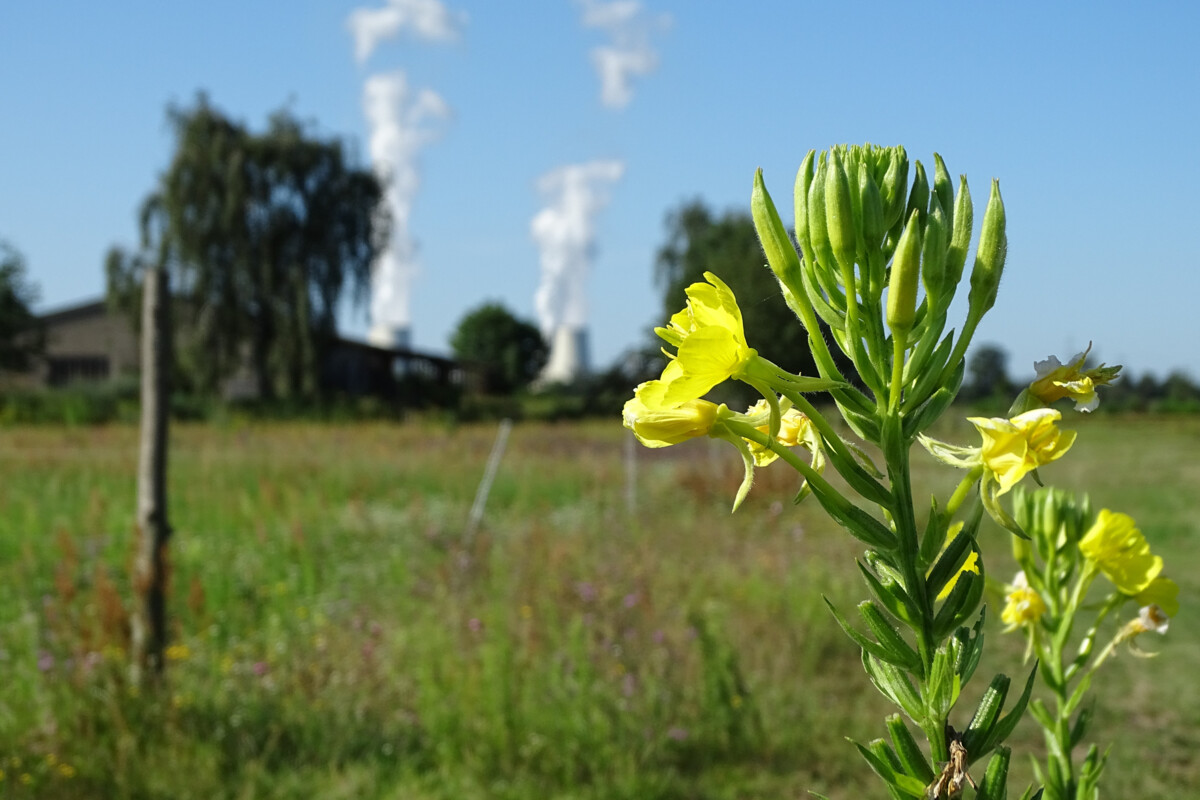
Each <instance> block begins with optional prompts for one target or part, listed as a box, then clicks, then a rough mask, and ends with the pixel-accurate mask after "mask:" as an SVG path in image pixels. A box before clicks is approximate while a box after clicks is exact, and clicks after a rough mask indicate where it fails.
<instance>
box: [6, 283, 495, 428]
mask: <svg viewBox="0 0 1200 800" xmlns="http://www.w3.org/2000/svg"><path fill="white" fill-rule="evenodd" d="M40 320H41V322H42V325H43V327H44V331H45V336H46V340H45V350H44V353H43V356H42V358H41V359H39V363H38V364H37V366H36V367H35V368H34V370H33V371H32V372H30V373H28V374H25V375H13V376H10V380H9V381H7V382H8V383H9V385H19V386H26V387H63V386H67V385H70V384H74V383H79V382H93V381H108V380H113V379H116V378H119V377H121V376H124V375H136V374H137V373H138V369H139V362H140V347H139V342H138V336H137V333H136V332H135V330H134V327H133V324H132V322H131V321H130V319H129V318H128V317H127V316H126V315H125V314H121V313H117V312H114V311H111V310H110V309H109V308H108V306H107V304H106V303H105V302H104V301H103V300H94V301H90V302H86V303H79V304H76V305H72V306H69V307H66V308H60V309H56V310H54V311H50V312H48V313H46V314H43V315H42V316H41V317H40ZM320 375H321V383H322V387H323V389H324V390H326V391H328V392H331V393H335V394H345V395H350V396H367V395H369V396H375V397H379V398H382V399H384V400H389V401H396V402H399V403H402V404H404V405H427V404H428V405H442V404H444V403H446V402H447V401H448V399H449V398H451V397H453V396H456V395H457V394H458V393H461V392H462V391H475V390H476V389H477V388H478V387H479V385H480V384H481V382H482V371H481V370H480V369H479V368H478V367H476V366H474V365H464V364H460V363H458V362H457V361H454V360H453V359H449V358H444V357H442V356H436V355H432V354H429V353H421V352H417V351H415V350H412V349H410V348H386V347H378V346H376V345H373V344H368V343H366V342H358V341H354V340H352V339H345V338H340V337H339V338H338V339H336V340H335V341H334V343H333V346H332V347H331V348H330V349H329V352H328V354H327V355H326V357H325V360H324V363H323V364H322V365H321V371H320ZM222 394H223V395H224V396H225V397H227V398H229V399H247V398H253V397H254V396H255V386H254V381H253V380H252V379H251V376H250V374H249V370H248V369H242V370H238V372H237V373H236V374H234V375H232V376H230V377H229V378H228V379H227V380H226V381H225V384H224V386H223V389H222Z"/></svg>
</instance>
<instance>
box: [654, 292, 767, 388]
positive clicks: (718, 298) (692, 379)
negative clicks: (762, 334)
mask: <svg viewBox="0 0 1200 800" xmlns="http://www.w3.org/2000/svg"><path fill="white" fill-rule="evenodd" d="M704 278H705V280H707V281H708V283H693V284H692V285H691V286H689V287H688V288H687V289H686V290H685V292H686V294H687V296H688V301H687V306H686V307H685V308H684V309H683V310H682V311H680V312H678V313H677V314H674V315H673V316H672V317H671V321H670V323H669V324H668V326H667V327H665V328H656V329H655V333H657V334H658V335H659V336H661V337H662V338H663V339H665V340H666V341H667V342H669V343H670V344H673V345H675V347H676V348H677V352H676V353H675V356H674V358H673V359H672V361H671V363H670V364H668V365H667V367H666V369H664V370H663V374H662V380H663V382H664V383H665V384H667V390H666V394H665V396H664V398H663V399H664V402H665V403H667V404H677V403H682V402H684V401H686V400H694V399H696V398H698V397H702V396H703V395H704V394H705V393H706V392H708V390H709V389H711V388H713V387H714V386H716V385H717V384H719V383H721V382H723V381H726V380H728V379H729V378H731V377H734V376H736V375H737V374H738V373H739V372H741V371H742V368H743V367H744V366H745V365H746V363H747V362H748V361H750V360H751V359H752V358H754V356H755V355H757V353H756V352H755V351H754V350H753V349H752V348H751V347H750V346H749V345H747V344H746V333H745V330H744V328H743V326H742V312H741V309H739V308H738V305H737V300H736V298H734V296H733V292H732V291H731V290H730V288H729V287H728V286H726V285H725V283H724V282H722V281H721V279H720V278H718V277H717V276H716V275H713V274H712V273H711V272H706V273H704Z"/></svg>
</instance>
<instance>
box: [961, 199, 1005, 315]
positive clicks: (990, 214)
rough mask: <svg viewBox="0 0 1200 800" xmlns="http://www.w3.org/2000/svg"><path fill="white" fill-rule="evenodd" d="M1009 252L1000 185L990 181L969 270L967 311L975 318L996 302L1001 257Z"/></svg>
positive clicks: (1001, 269)
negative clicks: (969, 282)
mask: <svg viewBox="0 0 1200 800" xmlns="http://www.w3.org/2000/svg"><path fill="white" fill-rule="evenodd" d="M1007 253H1008V237H1007V236H1006V235H1005V232H1004V201H1003V200H1001V199H1000V182H999V181H997V180H996V179H995V178H993V179H992V194H991V197H989V198H988V204H987V210H986V211H984V212H983V230H982V231H981V232H980V234H979V247H978V248H977V249H976V251H975V268H974V269H973V270H972V271H971V294H970V297H969V300H970V311H971V312H972V313H974V314H977V315H978V316H983V314H984V312H986V311H987V310H988V309H990V308H991V307H992V304H994V303H995V302H996V290H997V289H998V288H999V287H1000V275H1001V274H1002V273H1003V272H1004V258H1005V256H1006V255H1007Z"/></svg>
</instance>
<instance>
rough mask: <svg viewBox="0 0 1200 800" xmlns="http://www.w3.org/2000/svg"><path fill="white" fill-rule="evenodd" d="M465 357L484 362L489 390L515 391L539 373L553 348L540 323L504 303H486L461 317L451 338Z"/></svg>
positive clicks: (456, 348)
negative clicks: (513, 312)
mask: <svg viewBox="0 0 1200 800" xmlns="http://www.w3.org/2000/svg"><path fill="white" fill-rule="evenodd" d="M450 346H451V347H452V348H453V349H454V355H455V356H456V357H457V358H458V359H459V360H461V361H473V362H476V363H478V364H482V365H483V366H484V367H485V368H486V369H487V371H488V387H487V388H488V390H489V391H492V392H496V393H497V394H511V393H512V392H515V391H516V390H518V389H521V388H524V387H525V386H528V385H529V383H530V382H531V381H532V380H533V379H534V378H536V377H537V376H538V373H539V372H541V370H542V367H544V366H546V359H547V358H548V356H549V354H550V348H549V347H548V346H547V344H546V340H545V339H543V338H542V333H541V331H539V330H538V329H537V326H536V325H534V324H533V323H531V322H526V321H525V320H522V319H518V318H517V317H516V316H514V315H513V314H512V312H510V311H509V310H508V309H507V308H505V307H504V306H503V305H501V304H500V303H484V304H483V305H481V306H479V307H478V308H476V309H474V310H473V311H469V312H467V314H466V316H464V317H463V318H462V320H460V321H459V323H458V327H457V328H455V330H454V334H453V335H452V336H451V338H450Z"/></svg>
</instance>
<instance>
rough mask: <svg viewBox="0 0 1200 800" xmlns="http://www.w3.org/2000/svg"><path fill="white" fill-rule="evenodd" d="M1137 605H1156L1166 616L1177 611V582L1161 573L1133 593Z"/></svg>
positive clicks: (1173, 614) (1171, 615) (1170, 615)
mask: <svg viewBox="0 0 1200 800" xmlns="http://www.w3.org/2000/svg"><path fill="white" fill-rule="evenodd" d="M1133 599H1134V600H1136V601H1137V604H1138V605H1139V606H1158V607H1159V608H1160V609H1162V611H1163V613H1165V614H1166V615H1167V616H1168V617H1173V616H1175V615H1176V614H1178V613H1179V584H1177V583H1175V581H1173V580H1171V579H1170V578H1164V577H1162V576H1161V575H1160V576H1158V577H1157V578H1155V579H1154V580H1152V581H1150V585H1149V586H1147V587H1146V588H1145V589H1143V590H1142V591H1140V592H1138V593H1137V594H1136V595H1134V598H1133Z"/></svg>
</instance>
